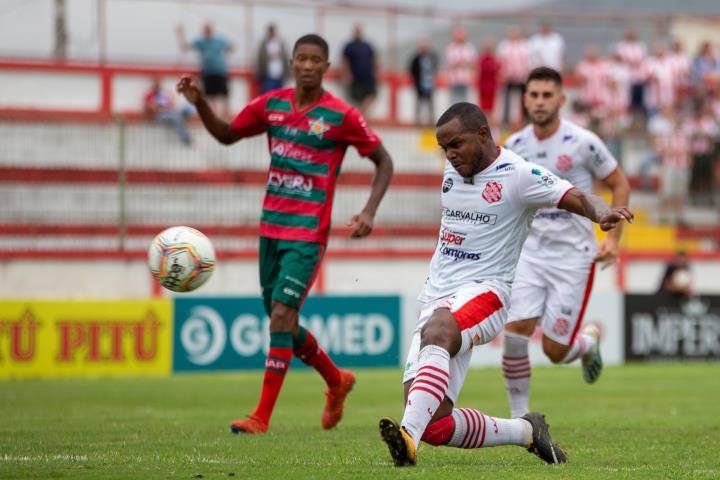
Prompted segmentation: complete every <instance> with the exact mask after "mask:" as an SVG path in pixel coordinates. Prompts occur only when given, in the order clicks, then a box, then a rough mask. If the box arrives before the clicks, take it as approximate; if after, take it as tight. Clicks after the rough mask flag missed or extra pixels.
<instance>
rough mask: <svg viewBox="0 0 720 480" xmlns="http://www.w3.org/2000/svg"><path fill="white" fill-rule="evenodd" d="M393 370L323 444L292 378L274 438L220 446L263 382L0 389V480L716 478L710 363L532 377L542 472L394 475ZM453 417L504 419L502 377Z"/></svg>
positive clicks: (199, 380)
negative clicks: (550, 452)
mask: <svg viewBox="0 0 720 480" xmlns="http://www.w3.org/2000/svg"><path fill="white" fill-rule="evenodd" d="M400 375H401V373H400V371H399V370H361V371H358V372H357V377H358V384H357V386H356V388H355V390H354V391H353V393H352V394H351V395H350V397H349V399H348V403H347V405H346V411H345V412H346V413H345V418H344V419H343V421H342V422H341V423H340V425H339V427H338V428H337V429H336V430H333V431H329V432H326V431H323V430H322V429H321V427H320V412H321V410H322V406H323V403H324V397H323V391H324V385H323V384H322V381H321V379H320V377H319V376H318V375H317V374H315V373H314V372H312V371H310V370H295V371H293V370H292V369H291V371H290V373H289V375H288V377H287V379H286V382H285V388H284V390H283V392H282V394H281V396H280V400H279V402H278V405H277V407H276V409H275V415H274V417H273V420H272V425H271V430H270V432H269V433H268V434H266V435H261V436H236V435H232V434H230V433H228V430H227V426H228V423H229V421H230V420H232V419H234V418H238V417H242V416H243V415H244V414H245V413H247V412H249V411H250V410H251V409H252V407H253V406H254V404H255V400H256V398H257V395H258V389H259V387H260V381H261V373H260V372H252V373H238V374H212V375H180V376H174V377H169V378H159V379H119V380H117V379H99V380H25V381H7V382H1V383H0V412H2V419H1V420H0V478H2V479H14V478H23V479H25V478H67V479H86V478H87V479H95V478H98V479H100V478H102V479H109V478H117V479H140V478H141V479H149V478H160V479H164V478H186V479H191V478H204V479H220V478H225V479H227V478H238V479H246V478H263V479H267V478H280V479H284V480H296V479H301V478H317V479H336V478H358V479H368V478H369V479H373V480H375V479H381V478H392V479H398V478H429V479H433V480H435V479H458V478H490V479H493V480H495V479H505V478H507V479H519V478H522V479H534V478H538V479H540V478H543V479H544V478H551V479H552V478H566V479H584V478H632V479H635V478H647V479H658V478H672V479H675V478H692V479H704V478H720V364H694V363H688V364H676V363H675V364H672V363H660V364H654V365H629V366H624V367H615V368H607V369H606V371H605V372H603V377H602V378H601V379H600V381H599V382H598V383H597V384H596V385H593V386H588V385H585V384H584V383H583V382H582V379H581V373H580V370H579V369H577V368H560V367H556V368H536V369H534V370H533V401H532V404H531V405H532V407H533V408H534V409H535V410H538V411H542V412H545V413H546V414H547V418H548V422H549V423H550V425H551V432H552V433H553V435H554V437H555V439H556V440H557V441H558V442H559V443H560V444H561V445H563V446H564V447H565V448H566V450H567V451H568V454H569V458H570V463H568V464H567V465H563V466H550V465H546V464H544V463H542V462H541V461H540V460H539V459H538V458H536V457H535V456H533V455H531V454H529V453H527V452H526V451H525V450H524V449H522V448H520V447H496V448H488V449H481V450H459V449H453V448H447V447H438V448H435V447H430V446H427V445H423V446H422V447H421V449H420V451H419V457H418V466H417V467H415V468H407V469H397V468H395V467H393V466H392V465H391V462H390V457H389V454H388V453H387V451H386V448H385V445H384V444H382V443H381V441H380V437H379V434H378V431H377V422H378V419H379V417H380V416H382V415H392V416H396V417H397V416H399V415H400V414H401V407H402V402H401V388H400V383H399V381H400ZM459 405H460V406H474V407H478V408H480V409H482V410H484V411H485V412H487V413H488V414H490V415H493V416H499V417H502V416H506V415H507V413H508V408H507V405H506V400H505V391H504V388H503V383H502V376H501V373H500V369H499V368H493V369H479V370H471V371H470V373H469V375H468V379H467V382H466V383H465V388H464V390H463V392H462V396H461V400H460V402H459Z"/></svg>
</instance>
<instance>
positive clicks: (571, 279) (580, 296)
mask: <svg viewBox="0 0 720 480" xmlns="http://www.w3.org/2000/svg"><path fill="white" fill-rule="evenodd" d="M557 274H558V276H557V279H556V281H555V283H554V288H553V289H551V290H550V292H549V294H548V304H547V307H546V313H545V315H544V317H543V321H542V324H543V351H544V352H545V355H547V357H548V358H549V359H550V360H551V361H552V362H553V363H572V362H574V361H576V360H578V359H581V360H582V364H583V377H584V378H585V381H586V382H587V383H594V382H595V381H596V380H597V379H598V377H599V376H600V372H601V370H602V358H601V356H600V331H599V329H598V328H597V327H596V326H595V325H587V326H585V327H584V328H583V327H582V321H583V317H584V315H585V309H586V307H587V302H588V300H589V298H590V292H591V290H592V285H593V280H594V277H595V264H594V263H592V262H589V263H585V265H583V266H580V267H578V268H575V269H572V270H571V269H565V270H563V271H558V272H557ZM578 285H583V287H582V288H578Z"/></svg>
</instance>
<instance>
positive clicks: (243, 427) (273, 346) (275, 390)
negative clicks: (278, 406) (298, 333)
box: [230, 300, 299, 433]
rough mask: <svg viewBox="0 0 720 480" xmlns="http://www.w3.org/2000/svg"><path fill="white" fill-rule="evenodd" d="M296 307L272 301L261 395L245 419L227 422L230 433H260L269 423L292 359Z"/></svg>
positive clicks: (296, 320)
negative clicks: (268, 346)
mask: <svg viewBox="0 0 720 480" xmlns="http://www.w3.org/2000/svg"><path fill="white" fill-rule="evenodd" d="M298 313H299V312H298V309H297V308H295V307H292V306H289V305H285V304H283V303H281V302H278V301H276V300H273V301H272V306H271V313H270V348H269V350H268V353H267V357H266V360H265V374H264V376H263V384H262V389H261V391H260V399H259V401H258V404H257V406H256V407H255V410H254V411H253V413H252V414H251V415H250V417H249V418H248V419H247V420H236V421H234V422H232V423H231V424H230V430H231V431H232V432H233V433H263V432H265V431H267V429H268V426H269V424H270V417H271V416H272V412H273V409H274V408H275V403H276V402H277V398H278V396H279V395H280V390H281V388H282V385H283V381H284V380H285V374H286V373H287V371H288V369H289V368H290V362H291V361H292V357H293V353H292V338H293V330H295V329H296V328H297V324H298Z"/></svg>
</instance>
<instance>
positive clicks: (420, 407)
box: [401, 345, 450, 447]
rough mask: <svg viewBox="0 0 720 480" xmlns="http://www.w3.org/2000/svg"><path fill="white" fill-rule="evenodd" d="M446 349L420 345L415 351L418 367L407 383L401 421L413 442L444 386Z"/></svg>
mask: <svg viewBox="0 0 720 480" xmlns="http://www.w3.org/2000/svg"><path fill="white" fill-rule="evenodd" d="M449 370H450V353H448V351H447V350H445V349H444V348H441V347H438V346H437V345H428V346H426V347H423V348H422V349H421V350H420V352H419V353H418V370H417V375H416V376H415V379H414V380H413V382H412V384H411V385H410V391H409V393H408V400H407V404H406V405H405V414H404V415H403V419H402V422H401V425H402V426H403V427H405V430H407V432H408V433H409V434H410V435H411V436H412V437H413V440H414V441H415V446H416V447H417V446H419V445H420V438H421V437H422V435H423V433H424V432H425V428H426V427H427V425H428V423H430V419H431V418H432V416H433V415H435V411H436V410H437V409H438V407H439V406H440V403H441V402H442V401H443V399H444V398H445V394H446V393H447V389H448V385H449V383H448V379H449V374H448V371H449Z"/></svg>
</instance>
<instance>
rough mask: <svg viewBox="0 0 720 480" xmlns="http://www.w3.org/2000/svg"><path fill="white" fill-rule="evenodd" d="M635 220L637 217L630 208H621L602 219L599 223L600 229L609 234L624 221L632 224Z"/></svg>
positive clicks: (614, 209) (615, 209)
mask: <svg viewBox="0 0 720 480" xmlns="http://www.w3.org/2000/svg"><path fill="white" fill-rule="evenodd" d="M634 218H635V215H633V213H632V212H631V211H630V209H629V208H627V207H619V208H613V209H611V210H610V211H609V212H608V213H607V214H605V215H604V216H602V217H600V218H599V219H598V223H599V224H600V229H601V230H602V231H603V232H607V231H608V230H612V229H613V228H615V227H616V226H617V225H618V223H620V222H622V221H626V222H628V223H632V222H633V219H634Z"/></svg>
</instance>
